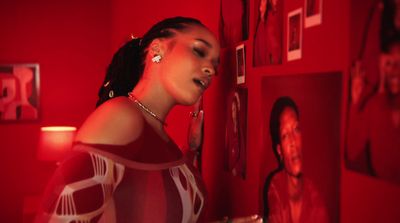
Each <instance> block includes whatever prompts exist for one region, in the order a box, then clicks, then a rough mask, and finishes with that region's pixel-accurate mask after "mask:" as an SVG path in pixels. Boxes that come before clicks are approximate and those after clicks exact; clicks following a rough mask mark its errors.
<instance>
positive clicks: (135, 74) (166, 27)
mask: <svg viewBox="0 0 400 223" xmlns="http://www.w3.org/2000/svg"><path fill="white" fill-rule="evenodd" d="M188 25H200V26H203V27H204V25H203V24H202V23H201V22H200V21H199V20H197V19H193V18H186V17H173V18H168V19H164V20H162V21H160V22H159V23H157V24H155V25H154V26H153V27H151V29H150V30H149V31H147V33H146V34H145V35H144V36H143V38H136V39H132V40H130V41H129V42H127V43H125V44H124V45H123V46H122V47H121V48H120V49H119V50H118V51H117V52H116V53H115V54H114V56H113V58H112V60H111V63H110V65H109V66H108V68H107V72H106V76H105V78H104V81H103V84H102V86H101V87H100V89H99V92H98V96H99V99H98V101H97V103H96V107H98V106H100V105H101V104H103V103H104V102H105V101H107V100H108V99H110V98H113V97H117V96H127V94H128V93H129V92H130V91H132V89H133V88H134V87H135V86H136V84H137V83H138V81H139V79H140V78H141V76H142V73H143V70H144V67H145V63H144V61H145V58H146V55H147V48H148V46H149V44H150V43H151V42H152V41H153V40H154V39H157V38H171V37H173V36H174V35H175V33H174V32H173V31H174V30H177V31H183V30H185V29H186V28H187V27H188Z"/></svg>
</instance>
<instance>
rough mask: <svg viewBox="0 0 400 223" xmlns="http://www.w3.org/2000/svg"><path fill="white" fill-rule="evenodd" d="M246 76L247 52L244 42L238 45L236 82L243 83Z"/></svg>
mask: <svg viewBox="0 0 400 223" xmlns="http://www.w3.org/2000/svg"><path fill="white" fill-rule="evenodd" d="M245 77H246V52H245V47H244V44H240V45H239V46H237V47H236V83H237V84H243V83H244V82H245Z"/></svg>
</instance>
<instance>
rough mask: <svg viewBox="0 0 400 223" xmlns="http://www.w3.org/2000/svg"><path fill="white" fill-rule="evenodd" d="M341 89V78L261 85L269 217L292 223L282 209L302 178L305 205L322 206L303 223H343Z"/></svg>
mask: <svg viewBox="0 0 400 223" xmlns="http://www.w3.org/2000/svg"><path fill="white" fill-rule="evenodd" d="M342 89H343V88H342V73H340V72H329V73H316V74H304V75H286V76H266V77H263V78H262V79H261V97H260V99H261V100H260V101H259V104H260V107H261V112H262V115H261V119H260V120H259V122H260V123H262V130H261V131H262V137H261V138H262V141H261V142H262V143H261V146H262V149H261V151H260V154H259V156H260V159H261V163H262V165H261V166H260V168H261V169H260V190H261V191H264V194H263V199H262V200H263V201H264V205H263V206H264V213H265V215H266V216H269V217H270V218H274V217H276V216H280V217H282V216H284V218H286V219H290V217H291V212H290V211H284V209H283V208H277V206H279V205H280V204H282V203H285V202H286V203H287V204H289V202H288V200H287V199H289V197H290V195H289V194H288V190H287V189H286V190H285V188H288V184H287V182H288V181H289V180H293V181H296V180H297V179H300V178H302V179H303V182H304V183H305V184H303V187H302V188H298V189H299V190H302V198H300V199H302V200H303V202H305V201H306V200H308V201H310V200H314V201H317V200H318V201H319V202H314V203H313V202H310V203H309V204H308V205H307V207H306V208H304V209H303V208H302V209H301V210H302V211H301V213H300V216H302V218H303V217H304V218H303V219H304V222H339V217H338V216H339V197H340V196H339V194H340V184H339V182H340V146H341V130H340V129H341V128H340V124H339V123H340V120H341V111H342V110H341V104H342V102H341V94H342ZM293 181H291V182H293ZM306 182H307V183H306ZM270 188H275V189H273V190H272V191H271V190H270ZM269 196H272V197H273V198H275V199H272V200H271V199H267V198H270V197H269ZM268 200H269V201H271V202H268ZM277 200H280V202H281V203H279V204H278V203H277V202H276V201H277ZM303 204H304V203H303ZM275 205H277V206H275ZM303 207H304V206H303ZM310 213H318V214H310ZM286 216H288V217H286Z"/></svg>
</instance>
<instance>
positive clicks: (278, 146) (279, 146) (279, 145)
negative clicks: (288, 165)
mask: <svg viewBox="0 0 400 223" xmlns="http://www.w3.org/2000/svg"><path fill="white" fill-rule="evenodd" d="M276 151H277V152H278V155H279V159H280V160H283V157H282V148H281V144H278V145H277V146H276Z"/></svg>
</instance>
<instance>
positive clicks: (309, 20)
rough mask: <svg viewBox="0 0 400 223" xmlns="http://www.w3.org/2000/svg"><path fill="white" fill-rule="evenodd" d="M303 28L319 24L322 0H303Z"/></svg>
mask: <svg viewBox="0 0 400 223" xmlns="http://www.w3.org/2000/svg"><path fill="white" fill-rule="evenodd" d="M304 4H305V6H304V8H305V9H306V12H305V21H304V23H305V24H304V26H305V28H308V27H312V26H316V25H319V24H321V21H322V0H305V1H304Z"/></svg>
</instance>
